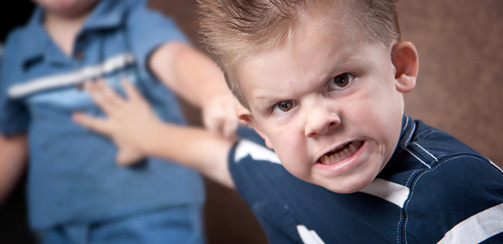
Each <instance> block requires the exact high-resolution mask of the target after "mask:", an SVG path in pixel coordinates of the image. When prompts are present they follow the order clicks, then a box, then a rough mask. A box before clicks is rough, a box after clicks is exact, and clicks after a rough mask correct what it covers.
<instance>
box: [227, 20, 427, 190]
mask: <svg viewBox="0 0 503 244" xmlns="http://www.w3.org/2000/svg"><path fill="white" fill-rule="evenodd" d="M299 28H300V29H299V33H302V35H301V36H299V35H298V36H297V37H294V38H293V39H292V40H291V41H290V42H288V43H286V44H285V45H283V46H281V47H279V48H277V49H273V50H269V51H265V52H262V53H259V54H257V55H252V56H250V57H248V58H246V59H245V60H243V61H242V62H241V63H240V66H239V67H238V68H237V69H236V72H235V78H236V79H237V80H238V82H240V86H241V89H242V92H243V94H244V97H245V99H247V101H248V104H249V108H250V110H249V112H248V111H245V112H244V113H243V114H241V115H240V117H241V118H242V119H244V120H245V121H247V122H248V123H249V124H251V125H252V126H253V127H254V128H255V129H256V130H257V131H258V132H259V134H261V136H262V137H264V139H265V140H266V143H267V145H268V146H269V147H271V148H273V149H274V150H275V152H276V153H277V154H278V156H279V158H280V160H281V162H282V163H283V165H284V167H285V168H286V169H287V170H288V171H289V172H290V173H292V174H293V175H294V176H296V177H298V178H300V179H302V180H305V181H307V182H310V183H313V184H316V185H320V186H323V187H325V188H327V189H329V190H331V191H334V192H339V193H351V192H355V191H358V190H360V189H362V188H364V187H365V186H367V185H368V184H369V183H370V182H371V181H372V180H374V178H375V177H376V175H377V174H378V173H379V172H380V171H381V170H382V168H383V167H384V166H385V164H386V162H387V161H388V160H389V158H390V157H391V155H392V154H393V151H394V150H395V147H396V145H397V142H398V138H399V135H400V130H401V123H402V115H403V97H402V93H403V92H408V91H410V90H412V89H413V87H414V85H415V75H416V72H417V56H414V57H412V58H411V59H409V56H410V55H412V54H414V55H416V54H417V53H415V48H414V47H413V46H408V45H409V44H410V43H407V44H405V45H406V48H409V49H408V50H406V51H405V52H403V51H400V50H398V51H397V52H398V53H400V55H401V56H400V57H397V58H396V60H397V61H396V62H400V64H398V66H397V65H394V62H392V56H391V54H390V52H391V50H390V49H388V48H384V47H382V46H378V45H370V44H368V43H365V42H364V41H363V40H362V38H359V35H358V33H355V31H353V30H349V29H347V28H339V29H337V30H336V31H333V32H331V33H329V32H327V31H326V30H323V31H321V30H320V28H319V27H318V25H317V24H316V22H315V21H313V20H306V21H304V22H303V24H302V26H300V27H299ZM410 45H412V44H410ZM411 51H412V53H411ZM404 53H405V54H404ZM408 55H409V56H408ZM403 56H405V58H404V57H403ZM414 60H415V63H413V64H414V65H415V67H408V66H407V65H409V66H410V62H411V61H414ZM394 61H395V60H394ZM403 63H406V64H407V65H403ZM414 65H412V66H414ZM398 69H399V71H398ZM395 72H400V73H404V74H403V75H400V77H397V78H395ZM409 74H412V76H409ZM397 75H399V73H397Z"/></svg>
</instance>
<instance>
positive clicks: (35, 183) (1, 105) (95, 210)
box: [0, 0, 204, 229]
mask: <svg viewBox="0 0 503 244" xmlns="http://www.w3.org/2000/svg"><path fill="white" fill-rule="evenodd" d="M43 15H44V12H43V10H42V9H41V8H38V9H36V10H35V12H34V14H33V15H32V18H31V20H30V21H29V23H28V24H27V25H26V26H25V27H23V28H20V29H17V30H15V31H14V32H13V33H11V35H10V36H9V38H8V40H7V42H6V46H5V48H4V53H3V57H2V70H1V90H0V91H1V93H0V131H1V133H2V134H4V135H15V134H19V133H23V132H28V135H29V152H30V163H29V169H28V190H27V191H28V206H29V216H30V224H31V226H32V228H34V229H44V228H48V227H51V226H54V225H57V224H64V223H69V222H78V223H86V222H92V221H99V220H105V219H110V218H115V217H120V216H125V215H131V214H134V213H137V212H143V211H150V210H154V209H159V208H164V207H170V206H176V205H181V204H201V203H202V202H203V201H204V189H203V184H202V181H201V178H200V176H199V175H198V174H197V173H196V172H194V171H192V170H190V169H188V168H184V167H181V166H178V165H177V164H175V163H172V162H167V161H163V160H160V159H157V158H147V159H145V160H143V161H142V162H140V163H139V164H137V165H136V166H134V167H120V166H117V165H116V163H115V156H116V154H117V148H116V146H115V145H114V143H113V142H112V141H111V140H109V139H107V138H106V137H103V136H101V135H98V134H96V133H93V132H91V131H88V130H86V129H84V128H82V127H80V126H78V125H76V124H75V123H74V122H73V121H72V119H71V115H72V113H74V112H76V111H83V112H85V113H88V114H91V115H97V116H102V115H103V113H102V111H100V110H99V109H98V108H97V107H96V106H95V104H94V103H93V101H92V99H91V98H90V96H89V95H88V94H87V93H86V92H85V91H84V90H82V89H81V85H82V83H83V82H85V81H87V80H92V79H96V78H104V79H105V80H106V82H107V83H109V84H110V85H111V86H112V87H115V88H117V89H118V90H120V88H119V87H120V85H119V82H120V80H121V79H122V78H123V77H127V78H128V79H129V80H130V81H132V82H133V83H134V84H135V85H136V86H137V87H138V88H139V89H140V90H141V91H142V93H143V95H144V96H145V97H146V98H147V99H148V100H149V102H150V103H151V104H152V106H153V107H154V109H155V111H156V112H157V114H158V116H159V117H160V118H162V119H163V120H165V121H169V122H170V123H175V124H184V123H185V122H184V119H183V116H182V113H181V111H180V108H179V104H178V101H177V99H176V97H175V95H174V94H173V93H172V91H170V90H168V89H166V88H165V86H164V85H163V84H162V83H161V82H159V81H158V80H157V79H155V77H153V75H152V74H151V73H150V72H149V71H148V69H147V67H146V61H147V59H148V56H149V54H150V53H151V52H152V51H153V50H154V49H155V48H156V47H158V46H159V45H161V44H164V43H167V42H172V41H181V42H187V38H186V37H185V36H184V35H183V34H182V32H181V31H180V30H179V29H178V28H177V27H176V25H175V23H174V22H173V21H172V20H171V19H167V18H166V17H164V16H162V15H161V14H159V13H157V12H152V11H151V10H149V9H148V8H147V6H146V2H145V1H142V0H102V1H99V2H98V4H97V5H96V6H95V8H94V10H93V12H92V13H91V15H90V16H89V18H88V19H87V20H86V22H85V24H84V26H83V28H82V29H81V31H80V32H79V33H78V35H77V37H76V41H75V45H74V49H73V51H72V54H71V55H66V54H64V53H63V52H62V51H61V50H60V49H59V47H58V46H57V45H56V44H55V43H54V42H53V41H52V40H51V38H50V37H49V35H48V33H47V32H46V30H45V29H44V27H43V26H42V18H43ZM120 92H122V91H120ZM131 119H134V118H131Z"/></svg>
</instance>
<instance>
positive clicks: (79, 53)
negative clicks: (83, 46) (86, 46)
mask: <svg viewBox="0 0 503 244" xmlns="http://www.w3.org/2000/svg"><path fill="white" fill-rule="evenodd" d="M75 59H77V60H79V61H82V60H83V59H84V53H83V52H77V53H76V54H75Z"/></svg>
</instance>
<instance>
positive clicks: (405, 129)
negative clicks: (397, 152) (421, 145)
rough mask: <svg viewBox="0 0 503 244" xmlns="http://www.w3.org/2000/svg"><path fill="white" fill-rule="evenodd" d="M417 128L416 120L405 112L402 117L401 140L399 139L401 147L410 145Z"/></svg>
mask: <svg viewBox="0 0 503 244" xmlns="http://www.w3.org/2000/svg"><path fill="white" fill-rule="evenodd" d="M415 130H416V123H415V122H414V120H413V119H412V118H411V117H409V116H407V115H405V114H404V115H403V117H402V131H401V133H400V140H399V141H398V147H399V148H401V149H403V148H406V147H407V146H408V145H409V142H410V141H411V139H412V135H413V134H414V131H415Z"/></svg>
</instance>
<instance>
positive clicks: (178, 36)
mask: <svg viewBox="0 0 503 244" xmlns="http://www.w3.org/2000/svg"><path fill="white" fill-rule="evenodd" d="M126 28H127V29H126V30H127V36H128V39H129V43H130V46H131V49H132V51H133V54H134V56H135V58H136V59H137V60H138V61H139V63H138V64H139V66H140V68H141V70H142V71H145V72H149V71H148V67H147V65H148V64H147V60H148V57H149V55H150V54H151V53H152V51H154V50H155V49H156V48H157V47H159V46H160V45H162V44H165V43H169V42H175V41H179V42H184V43H189V39H188V38H187V37H186V36H185V34H184V33H183V32H182V31H181V30H180V29H179V28H178V26H177V25H176V23H175V22H174V20H173V19H171V18H169V17H167V16H165V15H163V14H162V13H160V12H159V11H156V10H154V9H151V8H149V7H148V6H147V2H146V1H138V2H137V3H136V4H135V5H133V6H132V10H131V12H130V14H129V15H128V17H127V20H126Z"/></svg>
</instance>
